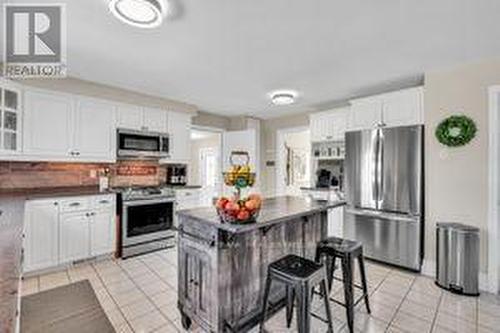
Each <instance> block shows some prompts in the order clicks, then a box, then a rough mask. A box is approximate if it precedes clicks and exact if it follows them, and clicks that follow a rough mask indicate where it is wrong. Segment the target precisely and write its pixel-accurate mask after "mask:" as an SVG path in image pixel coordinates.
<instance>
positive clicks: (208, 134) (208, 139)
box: [189, 127, 222, 206]
mask: <svg viewBox="0 0 500 333" xmlns="http://www.w3.org/2000/svg"><path fill="white" fill-rule="evenodd" d="M221 146H222V131H220V130H217V129H210V128H202V127H193V128H192V129H191V163H190V170H189V174H190V176H191V183H192V184H195V185H200V186H201V188H202V190H201V192H202V193H201V194H202V195H201V201H202V202H201V204H202V205H203V206H207V205H211V203H212V200H213V198H216V197H218V196H220V195H221V191H222V169H221V168H222V163H221Z"/></svg>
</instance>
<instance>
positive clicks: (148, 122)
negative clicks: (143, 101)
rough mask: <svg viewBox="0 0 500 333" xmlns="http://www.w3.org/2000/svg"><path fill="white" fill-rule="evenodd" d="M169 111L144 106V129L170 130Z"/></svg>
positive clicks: (161, 131) (155, 130) (152, 130)
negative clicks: (168, 123) (168, 124)
mask: <svg viewBox="0 0 500 333" xmlns="http://www.w3.org/2000/svg"><path fill="white" fill-rule="evenodd" d="M167 115H168V112H167V111H165V110H160V109H150V108H144V116H143V117H144V120H143V125H142V129H143V130H146V131H151V132H160V133H166V132H168V127H167V122H168V117H167Z"/></svg>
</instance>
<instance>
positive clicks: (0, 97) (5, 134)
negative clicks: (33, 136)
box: [0, 82, 21, 153]
mask: <svg viewBox="0 0 500 333" xmlns="http://www.w3.org/2000/svg"><path fill="white" fill-rule="evenodd" d="M20 136H21V93H20V91H19V90H18V89H15V88H12V87H10V86H9V85H6V84H2V83H1V82H0V152H3V153H9V152H16V151H19V150H20V148H21V147H20V142H21V141H20V139H21V138H20Z"/></svg>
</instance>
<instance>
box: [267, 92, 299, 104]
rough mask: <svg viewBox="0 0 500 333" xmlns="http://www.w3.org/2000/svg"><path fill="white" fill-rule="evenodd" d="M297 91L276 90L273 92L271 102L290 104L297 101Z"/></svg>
mask: <svg viewBox="0 0 500 333" xmlns="http://www.w3.org/2000/svg"><path fill="white" fill-rule="evenodd" d="M296 97H297V93H296V92H295V91H291V90H287V91H284V90H283V91H275V92H273V93H271V102H272V103H273V104H274V105H290V104H293V103H295V98H296Z"/></svg>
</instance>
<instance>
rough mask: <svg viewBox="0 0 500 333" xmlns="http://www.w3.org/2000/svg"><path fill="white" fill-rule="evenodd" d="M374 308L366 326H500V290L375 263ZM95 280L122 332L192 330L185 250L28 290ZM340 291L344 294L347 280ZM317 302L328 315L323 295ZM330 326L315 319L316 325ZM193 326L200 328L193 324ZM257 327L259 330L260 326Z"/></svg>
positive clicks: (341, 324) (339, 325)
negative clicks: (451, 288) (182, 297)
mask: <svg viewBox="0 0 500 333" xmlns="http://www.w3.org/2000/svg"><path fill="white" fill-rule="evenodd" d="M366 265H367V275H368V285H369V290H370V302H371V308H372V313H371V315H368V314H367V312H366V310H365V307H364V304H363V303H362V302H361V303H360V304H359V305H358V306H357V308H356V314H355V328H356V330H357V331H358V332H369V333H375V332H415V333H422V332H440V333H441V332H443V333H447V332H464V333H465V332H467V333H468V332H480V333H483V332H484V333H486V332H500V297H498V296H493V295H489V294H484V293H483V294H482V295H481V296H480V297H479V298H474V297H465V296H457V295H454V294H451V293H449V292H445V291H442V290H441V289H440V288H438V287H436V286H435V285H434V282H433V280H432V279H430V278H427V277H424V276H421V275H416V274H411V273H408V272H405V271H401V270H398V269H394V268H392V267H386V266H382V265H379V264H374V263H372V262H367V263H366ZM83 279H88V280H89V281H90V282H91V284H92V286H93V287H94V290H95V292H96V295H97V297H98V298H99V300H100V302H101V305H102V307H103V309H104V310H105V312H106V313H107V315H108V317H109V319H110V321H111V322H112V324H113V326H114V327H115V328H116V331H117V332H119V333H122V332H123V333H125V332H136V333H149V332H184V330H183V328H182V325H181V323H180V316H179V311H178V310H177V291H176V289H177V252H176V251H175V250H166V251H161V252H155V253H151V254H148V255H144V256H140V257H136V258H132V259H127V260H111V259H109V260H103V261H99V262H89V263H84V264H80V265H77V266H74V267H71V268H69V269H67V270H65V271H61V272H57V273H50V274H45V275H40V276H36V277H31V278H27V279H25V280H24V282H23V295H29V294H33V293H36V292H39V291H43V290H47V289H51V288H54V287H58V286H62V285H65V284H68V283H72V282H75V281H79V280H83ZM331 292H332V295H334V297H336V298H340V299H342V287H341V285H340V283H336V284H334V287H333V288H332V291H331ZM314 302H315V303H314V304H313V309H314V311H315V312H316V313H318V314H319V315H321V312H322V311H323V308H322V303H321V299H320V298H319V297H316V298H315V301H314ZM331 307H332V315H333V318H334V331H335V332H347V327H346V319H345V310H344V308H342V307H340V306H338V305H336V304H334V303H331ZM265 326H266V330H267V331H268V332H294V331H295V329H294V328H293V327H292V328H291V329H287V328H286V327H285V314H284V311H281V312H279V313H278V314H276V315H275V316H273V317H272V318H271V319H269V320H268V321H267V322H266V325H265ZM325 330H326V325H324V324H323V323H322V322H321V321H319V320H316V319H314V318H313V328H312V332H324V331H325ZM191 331H195V332H199V331H200V329H199V328H198V329H197V328H196V327H195V328H193V329H191ZM252 332H258V329H255V330H253V331H252Z"/></svg>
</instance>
